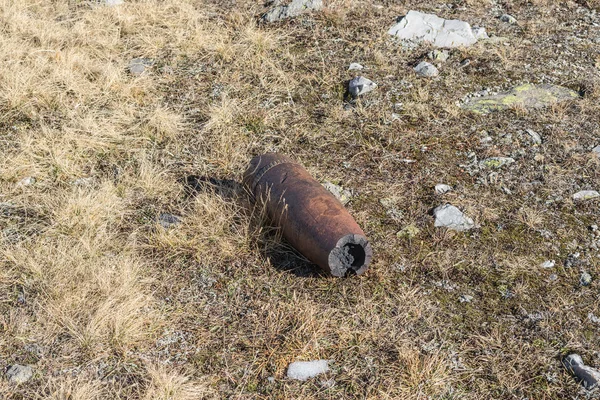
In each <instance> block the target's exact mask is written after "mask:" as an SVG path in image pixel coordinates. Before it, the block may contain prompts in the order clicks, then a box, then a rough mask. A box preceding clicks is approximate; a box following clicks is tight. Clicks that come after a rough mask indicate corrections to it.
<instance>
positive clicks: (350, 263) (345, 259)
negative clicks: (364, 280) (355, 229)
mask: <svg viewBox="0 0 600 400" xmlns="http://www.w3.org/2000/svg"><path fill="white" fill-rule="evenodd" d="M372 257H373V250H372V249H371V245H370V244H369V241H368V240H367V238H366V237H364V236H362V235H355V234H349V235H346V236H343V237H342V238H341V239H340V240H338V242H337V244H336V246H335V247H334V248H333V250H331V252H330V253H329V270H330V271H331V275H333V276H338V277H346V276H351V275H360V274H362V273H363V272H365V271H366V270H367V267H368V266H369V263H370V262H371V258H372Z"/></svg>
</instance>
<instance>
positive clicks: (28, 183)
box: [17, 176, 35, 186]
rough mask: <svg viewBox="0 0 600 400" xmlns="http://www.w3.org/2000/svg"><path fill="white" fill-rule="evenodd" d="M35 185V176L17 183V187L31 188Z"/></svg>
mask: <svg viewBox="0 0 600 400" xmlns="http://www.w3.org/2000/svg"><path fill="white" fill-rule="evenodd" d="M34 183H35V178H34V177H33V176H28V177H27V178H23V179H21V180H20V181H19V182H17V186H31V185H33V184H34Z"/></svg>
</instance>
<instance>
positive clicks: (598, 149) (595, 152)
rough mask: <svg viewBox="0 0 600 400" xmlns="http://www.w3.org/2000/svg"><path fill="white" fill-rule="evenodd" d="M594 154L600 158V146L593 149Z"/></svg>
mask: <svg viewBox="0 0 600 400" xmlns="http://www.w3.org/2000/svg"><path fill="white" fill-rule="evenodd" d="M592 153H594V154H596V155H597V156H599V157H600V144H599V145H598V146H596V147H594V148H593V149H592Z"/></svg>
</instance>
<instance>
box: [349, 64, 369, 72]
mask: <svg viewBox="0 0 600 400" xmlns="http://www.w3.org/2000/svg"><path fill="white" fill-rule="evenodd" d="M364 68H365V67H363V66H362V65H360V64H359V63H352V64H350V66H349V67H348V71H362V70H363V69H364Z"/></svg>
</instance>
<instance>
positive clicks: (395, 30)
mask: <svg viewBox="0 0 600 400" xmlns="http://www.w3.org/2000/svg"><path fill="white" fill-rule="evenodd" d="M388 33H389V34H390V35H392V36H395V37H397V38H399V39H402V40H406V41H411V42H415V43H422V42H429V43H431V44H433V45H434V46H435V47H445V48H450V47H460V46H465V47H466V46H471V45H472V44H474V43H476V42H477V38H476V37H475V35H474V34H473V30H472V29H471V26H470V25H469V24H468V23H467V22H464V21H459V20H455V19H452V20H448V19H443V18H440V17H438V16H437V15H434V14H425V13H422V12H419V11H414V10H411V11H409V12H408V13H407V14H406V15H405V16H404V17H402V18H401V19H400V20H399V21H398V23H397V24H396V25H394V26H392V27H391V28H390V30H389V31H388Z"/></svg>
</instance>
